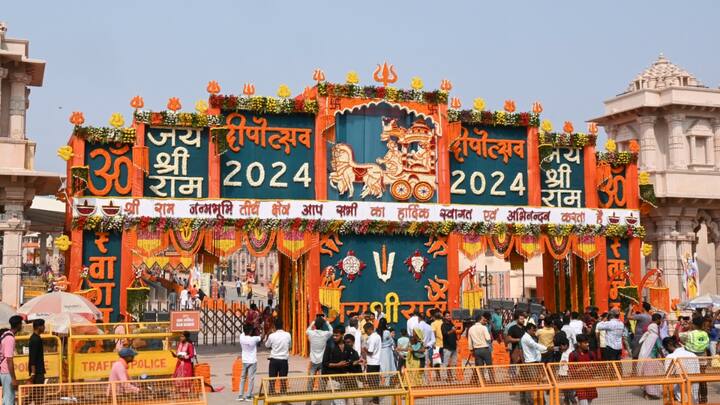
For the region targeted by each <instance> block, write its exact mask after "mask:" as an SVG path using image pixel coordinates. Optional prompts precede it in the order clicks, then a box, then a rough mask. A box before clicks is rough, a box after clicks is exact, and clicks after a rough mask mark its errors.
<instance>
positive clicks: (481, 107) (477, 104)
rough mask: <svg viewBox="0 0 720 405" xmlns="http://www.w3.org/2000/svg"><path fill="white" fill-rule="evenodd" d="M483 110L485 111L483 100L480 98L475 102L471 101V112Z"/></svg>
mask: <svg viewBox="0 0 720 405" xmlns="http://www.w3.org/2000/svg"><path fill="white" fill-rule="evenodd" d="M484 109H485V100H483V99H482V97H478V98H476V99H475V100H473V110H475V111H482V110H484Z"/></svg>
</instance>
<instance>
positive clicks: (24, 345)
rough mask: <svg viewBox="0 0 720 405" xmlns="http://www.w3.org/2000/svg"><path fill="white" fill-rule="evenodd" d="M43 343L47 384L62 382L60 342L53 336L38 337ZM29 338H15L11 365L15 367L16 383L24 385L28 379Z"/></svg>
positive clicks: (25, 336)
mask: <svg viewBox="0 0 720 405" xmlns="http://www.w3.org/2000/svg"><path fill="white" fill-rule="evenodd" d="M40 338H41V339H42V342H43V349H44V353H43V355H44V357H45V378H46V379H47V380H49V382H62V372H61V371H62V355H61V354H62V352H63V351H62V341H61V340H60V338H59V337H57V336H53V335H42V336H40ZM29 342H30V336H27V335H23V336H16V337H15V356H14V357H13V365H14V366H15V377H16V378H17V380H18V383H20V384H25V383H26V382H27V379H28V378H29V377H30V375H29V371H30V370H29V369H28V367H29V366H28V360H29V355H28V350H29V349H28V344H29Z"/></svg>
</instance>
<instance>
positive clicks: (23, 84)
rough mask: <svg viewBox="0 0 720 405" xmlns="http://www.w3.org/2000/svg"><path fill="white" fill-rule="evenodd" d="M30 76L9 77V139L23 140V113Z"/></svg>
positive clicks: (20, 74)
mask: <svg viewBox="0 0 720 405" xmlns="http://www.w3.org/2000/svg"><path fill="white" fill-rule="evenodd" d="M28 84H30V75H29V74H27V73H13V74H12V75H10V138H13V139H25V111H26V110H27V107H28V97H27V96H28V93H29V92H30V91H29V89H28V88H27V85H28Z"/></svg>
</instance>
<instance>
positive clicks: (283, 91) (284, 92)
mask: <svg viewBox="0 0 720 405" xmlns="http://www.w3.org/2000/svg"><path fill="white" fill-rule="evenodd" d="M277 95H278V97H280V98H288V97H290V95H291V93H290V87H288V86H287V84H281V85H280V87H278V91H277Z"/></svg>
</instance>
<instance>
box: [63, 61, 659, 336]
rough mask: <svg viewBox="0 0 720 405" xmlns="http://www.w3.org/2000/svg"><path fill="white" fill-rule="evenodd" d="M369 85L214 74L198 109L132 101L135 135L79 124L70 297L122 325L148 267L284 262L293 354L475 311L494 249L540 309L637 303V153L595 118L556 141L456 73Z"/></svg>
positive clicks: (547, 127) (536, 121) (74, 145)
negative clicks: (327, 327) (261, 87)
mask: <svg viewBox="0 0 720 405" xmlns="http://www.w3.org/2000/svg"><path fill="white" fill-rule="evenodd" d="M373 78H374V79H375V81H376V82H378V84H377V85H374V86H373V85H368V86H364V85H360V84H359V80H358V75H357V74H356V73H355V72H350V73H349V74H348V75H347V80H346V83H343V84H337V83H330V82H327V81H325V74H324V73H323V72H322V71H321V70H319V69H318V70H316V71H315V72H314V75H313V79H314V80H315V82H316V83H315V84H314V85H313V86H312V87H308V88H306V89H305V91H303V92H302V94H300V95H297V96H295V97H291V92H290V90H289V89H288V87H287V86H284V85H283V86H280V88H279V90H278V97H277V98H275V97H261V96H256V95H254V86H253V85H252V84H246V85H245V86H244V89H243V94H242V95H230V94H222V93H221V88H220V85H219V84H218V83H217V82H215V81H211V82H210V83H208V85H207V91H208V93H209V98H208V100H207V101H198V102H197V103H196V104H195V110H196V112H192V113H190V112H182V111H181V107H182V106H181V101H180V100H178V99H177V98H170V100H169V101H168V104H167V110H162V111H151V110H147V109H144V102H143V99H142V98H141V97H140V96H136V97H134V98H132V100H131V102H130V105H131V106H132V107H133V108H134V111H133V113H132V119H131V120H128V122H127V125H126V121H125V118H124V117H123V115H122V114H120V113H116V114H113V116H112V117H111V119H110V126H109V127H93V126H87V125H85V123H84V117H83V114H82V113H81V112H75V113H73V114H72V116H71V118H70V122H71V123H72V124H74V128H73V130H72V136H71V137H70V141H69V142H68V145H67V146H64V147H63V148H61V149H60V151H59V154H60V155H61V157H63V158H64V159H66V160H67V162H68V179H70V181H69V182H68V185H67V190H66V193H64V194H63V195H62V196H61V197H62V198H65V199H66V201H67V204H68V210H67V215H68V216H67V224H66V231H67V234H66V236H67V238H63V239H62V240H61V242H60V244H61V245H62V244H63V243H62V242H65V243H64V247H65V248H66V249H67V251H66V254H67V260H68V263H69V266H67V268H68V274H67V279H68V280H67V281H68V285H69V289H71V290H75V291H79V292H80V293H82V294H86V295H88V296H89V297H90V298H92V299H93V300H94V302H95V303H96V304H97V305H98V306H99V307H100V308H101V309H102V310H103V311H104V313H105V317H106V320H107V321H117V320H119V319H121V318H123V317H124V316H126V314H127V313H128V310H129V307H133V306H134V305H136V304H137V302H139V301H141V300H142V299H143V298H144V297H143V294H146V287H145V282H144V280H146V279H148V278H153V277H154V276H153V274H154V273H155V272H156V270H157V269H180V270H181V271H188V270H192V269H198V270H199V271H201V272H203V271H204V272H212V271H213V269H214V268H215V267H216V266H217V265H218V264H222V263H224V261H226V258H227V257H228V256H229V255H231V254H233V253H234V252H236V251H238V250H239V249H241V248H244V249H247V250H248V251H249V252H250V253H251V254H253V255H256V256H262V255H265V254H267V252H268V251H270V250H271V249H277V251H279V252H280V253H281V254H282V260H281V263H280V271H279V276H278V277H277V280H278V281H277V287H278V288H279V306H278V308H277V310H278V311H277V312H278V314H279V316H280V317H282V318H283V319H284V320H285V324H286V325H290V326H289V327H288V328H287V329H291V330H292V331H293V333H294V336H296V337H297V338H298V339H295V342H299V341H303V340H304V339H300V337H301V336H302V335H303V332H304V328H305V327H306V325H307V324H308V322H309V320H310V319H311V317H313V316H314V314H315V313H318V312H320V311H325V312H326V313H328V314H330V316H331V317H333V318H339V320H343V319H344V318H345V317H346V316H347V315H348V314H349V313H351V312H357V311H364V310H367V309H370V308H374V307H375V306H377V305H379V306H380V307H381V309H382V311H383V312H385V313H386V314H387V317H388V320H389V321H390V323H392V324H400V325H402V324H404V323H405V320H406V319H407V318H408V317H409V316H410V314H411V313H412V312H413V311H415V310H420V311H429V310H431V309H433V308H439V309H442V310H445V309H450V310H453V309H468V310H474V309H477V308H480V307H482V305H483V291H484V290H483V288H482V285H481V284H480V283H479V282H478V280H479V274H478V273H480V270H479V269H478V268H477V266H474V265H473V261H474V260H475V259H476V258H478V257H479V256H480V255H485V254H486V253H487V252H492V254H494V255H495V256H497V257H498V258H501V259H503V260H507V261H509V262H511V264H512V268H513V269H522V268H523V266H524V265H526V262H527V260H529V259H530V258H533V257H535V256H542V266H543V276H542V277H541V278H539V286H538V289H537V292H538V294H537V295H538V297H536V299H537V300H538V301H544V303H545V305H546V306H547V307H548V308H549V309H551V310H563V309H567V308H572V309H580V308H583V307H585V306H588V305H595V306H598V307H599V308H601V310H605V309H607V308H608V307H609V306H613V305H618V304H619V303H620V301H621V299H622V298H623V297H631V296H637V295H638V286H640V285H641V282H642V280H641V273H642V272H641V269H640V266H641V264H640V263H641V258H640V255H641V239H642V237H643V236H644V230H643V228H642V226H641V225H640V224H639V217H640V215H639V209H640V208H641V199H640V196H639V190H640V186H639V184H638V173H637V167H636V160H637V145H631V148H630V150H628V151H622V152H618V151H616V150H614V148H613V147H612V145H608V146H609V148H608V149H609V150H608V151H607V152H602V153H598V152H596V151H595V140H596V132H597V129H596V126H595V125H593V124H591V125H590V126H589V129H588V132H587V133H579V132H576V131H575V130H574V129H573V126H572V124H571V123H569V122H567V123H565V125H564V126H563V128H562V130H561V131H558V132H553V129H552V125H551V124H550V123H549V122H548V121H541V119H540V114H541V112H542V106H541V105H540V103H534V104H533V105H532V106H531V111H529V112H517V111H516V107H515V103H514V102H513V101H511V100H508V101H505V103H504V111H488V110H486V109H485V102H484V101H483V100H482V99H479V98H478V99H475V100H474V102H473V103H472V109H461V104H460V101H459V100H458V99H457V98H450V97H449V93H450V91H451V89H452V85H451V83H450V81H448V80H443V81H442V82H441V83H440V89H438V90H432V91H425V90H423V82H422V80H421V79H420V78H417V77H415V78H412V80H411V81H410V83H411V89H409V90H406V89H399V88H396V87H393V85H394V84H395V83H396V82H397V81H398V75H397V73H396V71H395V69H394V67H393V66H392V65H388V64H385V63H384V64H382V65H378V66H377V69H375V71H374V73H373ZM644 204H645V203H644ZM61 247H63V246H61ZM190 273H193V271H190ZM171 288H172V287H171ZM661 299H665V298H663V297H661ZM296 350H300V349H299V348H298V347H296Z"/></svg>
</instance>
